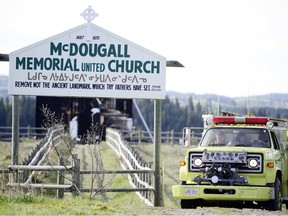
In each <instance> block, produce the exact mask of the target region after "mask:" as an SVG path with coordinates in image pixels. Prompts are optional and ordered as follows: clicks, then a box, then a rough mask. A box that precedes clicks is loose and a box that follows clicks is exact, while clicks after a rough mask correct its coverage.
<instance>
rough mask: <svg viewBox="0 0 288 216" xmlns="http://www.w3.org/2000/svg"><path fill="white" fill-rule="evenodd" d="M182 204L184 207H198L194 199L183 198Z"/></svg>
mask: <svg viewBox="0 0 288 216" xmlns="http://www.w3.org/2000/svg"><path fill="white" fill-rule="evenodd" d="M180 205H181V208H182V209H196V208H197V205H195V203H194V202H193V201H192V200H181V201H180Z"/></svg>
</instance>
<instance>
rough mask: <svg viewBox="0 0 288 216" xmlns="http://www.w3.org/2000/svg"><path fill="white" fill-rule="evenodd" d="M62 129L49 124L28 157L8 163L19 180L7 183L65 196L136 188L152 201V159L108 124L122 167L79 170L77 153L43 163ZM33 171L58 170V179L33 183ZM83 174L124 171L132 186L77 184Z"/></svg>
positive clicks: (109, 141) (108, 140) (108, 138)
mask: <svg viewBox="0 0 288 216" xmlns="http://www.w3.org/2000/svg"><path fill="white" fill-rule="evenodd" d="M63 132H64V129H63V128H52V129H50V130H48V133H47V135H46V137H45V138H44V139H43V140H42V141H41V142H40V143H39V145H38V147H37V148H36V150H35V151H33V152H34V153H33V154H31V155H30V157H28V159H27V160H26V161H25V164H24V165H14V166H9V167H8V168H9V171H10V172H13V173H16V174H17V176H18V178H17V180H18V182H10V185H12V186H13V185H14V186H20V187H24V188H43V189H55V190H57V196H58V197H59V198H62V197H63V196H64V192H65V191H66V192H67V191H69V192H72V195H74V196H76V195H78V194H79V193H81V192H136V193H137V195H138V196H139V197H140V198H141V200H142V201H144V202H145V203H146V204H147V205H149V206H152V205H153V196H154V191H155V188H154V187H153V182H154V181H153V178H154V170H152V163H146V162H145V161H143V160H142V158H141V157H140V154H138V152H137V151H136V150H135V149H134V148H133V147H132V146H131V145H130V144H129V142H128V141H126V139H125V138H124V136H123V134H122V133H121V132H120V131H118V130H115V129H111V128H107V129H106V143H107V144H108V145H109V146H110V147H111V148H112V149H113V150H114V151H115V152H116V153H117V155H118V156H119V159H120V161H121V166H122V170H99V171H95V170H81V169H80V160H79V159H78V158H77V155H73V156H72V165H69V166H68V165H64V164H63V161H62V159H61V158H60V159H59V164H58V165H57V166H52V165H47V164H45V161H46V160H45V159H46V158H47V157H48V156H49V155H50V151H51V149H52V148H53V147H55V146H57V145H58V144H59V143H60V141H61V136H62V135H61V134H62V133H63ZM140 133H141V132H140ZM141 134H143V133H141ZM170 135H171V134H169V136H170ZM166 137H167V136H166ZM140 140H141V139H140ZM172 140H173V139H172ZM35 171H54V172H55V171H56V172H57V174H58V177H57V183H56V184H32V183H31V182H32V181H31V180H32V178H33V174H34V172H35ZM31 172H32V173H31ZM27 174H29V175H27ZM66 174H69V175H71V176H72V178H71V181H70V184H64V179H65V175H66ZM84 174H127V176H128V180H129V182H130V184H131V186H132V187H131V188H93V189H91V188H89V189H86V188H80V185H81V182H80V180H81V178H80V175H84ZM161 178H162V177H161ZM13 179H15V178H13ZM162 199H163V198H162Z"/></svg>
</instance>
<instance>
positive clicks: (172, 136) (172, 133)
mask: <svg viewBox="0 0 288 216" xmlns="http://www.w3.org/2000/svg"><path fill="white" fill-rule="evenodd" d="M173 144H174V130H171V145H173Z"/></svg>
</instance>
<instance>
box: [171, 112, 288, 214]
mask: <svg viewBox="0 0 288 216" xmlns="http://www.w3.org/2000/svg"><path fill="white" fill-rule="evenodd" d="M205 121H207V122H206V123H205V124H206V126H207V127H204V133H203V137H202V139H201V141H200V143H199V145H198V146H197V147H192V148H189V149H188V150H187V154H186V157H185V161H181V162H180V172H179V180H180V184H179V185H174V186H172V193H173V196H174V197H175V198H176V199H179V200H180V205H181V208H196V207H204V206H221V207H237V208H245V207H249V208H262V209H267V210H272V211H277V210H281V209H282V204H285V205H287V203H288V172H287V169H288V154H287V153H288V151H287V150H288V143H287V122H286V121H284V120H277V119H269V118H267V117H251V116H244V117H242V116H210V117H209V118H206V119H205ZM205 124H204V125H205ZM186 130H187V128H186Z"/></svg>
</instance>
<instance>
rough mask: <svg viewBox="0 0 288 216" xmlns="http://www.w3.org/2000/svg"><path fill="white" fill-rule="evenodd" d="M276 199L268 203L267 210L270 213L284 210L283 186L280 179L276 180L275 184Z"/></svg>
mask: <svg viewBox="0 0 288 216" xmlns="http://www.w3.org/2000/svg"><path fill="white" fill-rule="evenodd" d="M274 194H275V199H273V200H269V201H268V202H267V203H266V206H265V209H267V210H269V211H281V210H282V186H281V182H280V180H279V178H276V180H275V183H274Z"/></svg>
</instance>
